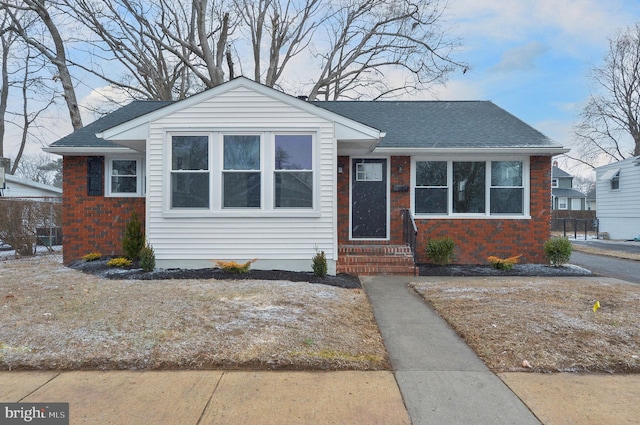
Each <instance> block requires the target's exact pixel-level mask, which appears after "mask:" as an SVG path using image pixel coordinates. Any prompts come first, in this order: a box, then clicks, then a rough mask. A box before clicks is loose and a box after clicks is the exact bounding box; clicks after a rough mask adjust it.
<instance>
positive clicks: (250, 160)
mask: <svg viewBox="0 0 640 425" xmlns="http://www.w3.org/2000/svg"><path fill="white" fill-rule="evenodd" d="M224 169H225V170H259V169H260V136H258V135H254V136H233V135H227V136H224Z"/></svg>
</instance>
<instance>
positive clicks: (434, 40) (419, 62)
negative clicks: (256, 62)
mask: <svg viewBox="0 0 640 425" xmlns="http://www.w3.org/2000/svg"><path fill="white" fill-rule="evenodd" d="M332 5H333V9H332V11H331V12H330V14H329V15H328V16H327V19H326V21H325V24H324V30H325V33H326V37H327V38H328V40H329V45H328V46H326V48H321V47H319V46H318V47H317V49H316V52H315V57H316V58H317V59H319V60H320V62H321V66H320V75H318V76H316V77H315V78H314V81H315V82H314V84H313V87H312V89H311V92H310V95H309V98H310V99H311V100H313V99H316V98H318V97H321V98H323V99H325V100H336V99H339V98H341V97H351V98H357V97H361V96H363V95H364V96H368V97H371V96H373V97H376V98H379V97H382V96H386V95H393V94H398V93H404V92H411V91H413V90H420V89H424V88H428V87H430V86H431V85H433V84H435V83H440V82H443V81H445V79H446V77H447V75H448V74H449V73H451V72H452V71H454V70H456V69H466V68H467V66H466V65H465V64H464V63H461V62H457V61H455V60H454V59H453V57H452V56H453V49H454V48H455V47H456V42H455V41H449V40H448V39H447V38H446V32H445V31H444V30H443V29H442V27H441V20H442V12H443V11H444V6H442V5H441V4H440V2H439V1H438V0H417V1H411V0H364V1H363V0H346V1H341V2H335V3H332ZM395 70H401V71H405V75H406V77H405V79H404V80H402V81H394V80H392V79H385V76H384V74H385V72H387V71H395Z"/></svg>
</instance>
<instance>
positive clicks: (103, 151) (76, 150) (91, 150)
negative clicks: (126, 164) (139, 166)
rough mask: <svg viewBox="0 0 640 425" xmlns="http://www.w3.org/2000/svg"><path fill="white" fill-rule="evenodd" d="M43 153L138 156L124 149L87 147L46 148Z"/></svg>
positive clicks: (135, 152)
mask: <svg viewBox="0 0 640 425" xmlns="http://www.w3.org/2000/svg"><path fill="white" fill-rule="evenodd" d="M42 150H43V151H45V152H48V153H52V154H56V155H63V156H103V155H126V154H138V155H139V154H140V152H138V151H135V150H133V149H129V148H125V147H114V148H109V147H88V146H48V147H46V148H42Z"/></svg>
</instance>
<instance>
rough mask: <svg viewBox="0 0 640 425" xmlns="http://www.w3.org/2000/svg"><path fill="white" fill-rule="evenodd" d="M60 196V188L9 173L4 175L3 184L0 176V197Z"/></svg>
mask: <svg viewBox="0 0 640 425" xmlns="http://www.w3.org/2000/svg"><path fill="white" fill-rule="evenodd" d="M2 196H4V197H7V198H23V197H43V196H47V197H58V198H59V197H61V196H62V189H61V188H59V187H55V186H51V185H48V184H43V183H38V182H34V181H31V180H27V179H22V178H20V177H16V176H13V175H11V174H5V175H4V186H3V185H2V178H1V177H0V197H2Z"/></svg>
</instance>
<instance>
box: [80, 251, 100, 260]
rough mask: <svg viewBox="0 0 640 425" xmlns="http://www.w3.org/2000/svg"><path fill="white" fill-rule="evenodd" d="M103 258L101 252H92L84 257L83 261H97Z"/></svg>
mask: <svg viewBox="0 0 640 425" xmlns="http://www.w3.org/2000/svg"><path fill="white" fill-rule="evenodd" d="M101 257H102V254H100V253H99V252H90V253H88V254H86V255H83V256H82V259H83V260H84V261H96V260H99V259H100V258H101Z"/></svg>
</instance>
